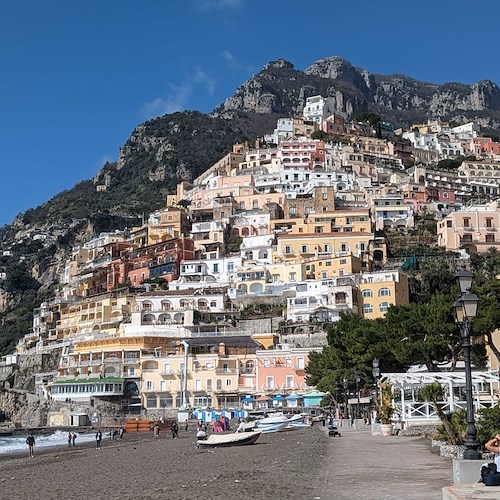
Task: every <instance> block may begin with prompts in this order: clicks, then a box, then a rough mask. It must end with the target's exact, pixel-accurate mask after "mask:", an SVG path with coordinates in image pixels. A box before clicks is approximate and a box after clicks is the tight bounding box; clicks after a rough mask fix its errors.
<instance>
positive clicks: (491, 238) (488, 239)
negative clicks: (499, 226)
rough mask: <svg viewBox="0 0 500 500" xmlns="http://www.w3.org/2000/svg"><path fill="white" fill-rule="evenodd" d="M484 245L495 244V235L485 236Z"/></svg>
mask: <svg viewBox="0 0 500 500" xmlns="http://www.w3.org/2000/svg"><path fill="white" fill-rule="evenodd" d="M486 243H495V235H494V234H487V235H486Z"/></svg>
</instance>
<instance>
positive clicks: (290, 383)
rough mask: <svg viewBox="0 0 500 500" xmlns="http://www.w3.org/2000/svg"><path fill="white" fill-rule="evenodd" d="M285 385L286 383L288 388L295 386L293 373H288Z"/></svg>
mask: <svg viewBox="0 0 500 500" xmlns="http://www.w3.org/2000/svg"><path fill="white" fill-rule="evenodd" d="M285 385H286V387H287V389H293V388H294V386H295V383H294V376H293V375H287V376H286V382H285Z"/></svg>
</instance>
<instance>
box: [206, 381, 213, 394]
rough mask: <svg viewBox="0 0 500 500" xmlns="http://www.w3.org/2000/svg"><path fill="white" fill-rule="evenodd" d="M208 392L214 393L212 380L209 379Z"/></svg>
mask: <svg viewBox="0 0 500 500" xmlns="http://www.w3.org/2000/svg"><path fill="white" fill-rule="evenodd" d="M207 392H212V379H211V378H207Z"/></svg>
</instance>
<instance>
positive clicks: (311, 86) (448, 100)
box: [214, 57, 500, 129]
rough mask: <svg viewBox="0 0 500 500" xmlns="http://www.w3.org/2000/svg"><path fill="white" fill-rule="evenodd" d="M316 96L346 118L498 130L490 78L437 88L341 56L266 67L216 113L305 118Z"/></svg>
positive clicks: (499, 95) (498, 105)
mask: <svg viewBox="0 0 500 500" xmlns="http://www.w3.org/2000/svg"><path fill="white" fill-rule="evenodd" d="M318 94H319V95H322V96H323V97H331V98H333V100H334V103H335V109H336V110H337V111H338V112H342V113H345V114H346V115H347V116H352V115H354V114H356V113H359V112H362V111H373V112H376V113H379V114H380V115H381V116H382V117H383V118H385V119H387V120H390V121H392V122H394V123H395V124H398V125H409V124H411V123H412V122H414V121H419V120H426V119H427V118H431V119H443V120H444V119H448V120H451V119H454V120H457V121H459V122H463V121H469V120H475V121H477V122H478V123H480V124H481V125H483V126H485V127H488V128H494V129H498V128H500V89H499V87H498V86H497V85H496V84H495V83H493V82H491V81H489V80H483V81H480V82H478V83H475V84H473V85H464V84H461V83H445V84H440V85H438V84H433V83H427V82H420V81H418V80H414V79H412V78H409V77H407V76H404V75H378V74H375V73H370V72H369V71H367V70H365V69H361V68H356V67H355V66H353V65H352V64H351V63H350V62H349V61H347V60H346V59H343V58H341V57H328V58H325V59H320V60H319V61H316V62H314V63H313V64H312V65H311V66H309V67H308V68H306V69H305V70H304V71H303V72H302V71H299V70H297V69H295V68H294V66H293V64H292V63H290V62H288V61H284V60H282V59H280V60H278V61H274V62H271V63H268V64H266V65H265V66H264V68H263V69H262V71H260V72H259V73H257V74H256V75H254V76H253V77H252V78H251V79H250V80H249V81H247V82H246V83H244V84H243V85H242V86H241V87H239V88H238V90H237V91H236V93H235V95H234V96H232V97H230V98H228V99H226V101H225V103H224V104H223V105H221V106H219V107H218V108H216V110H215V111H214V114H216V115H218V116H225V117H230V116H232V114H234V113H235V112H236V111H242V110H243V111H249V112H253V113H271V112H275V113H282V114H284V115H286V116H290V115H302V110H303V108H304V105H305V100H306V98H307V97H310V96H313V95H318Z"/></svg>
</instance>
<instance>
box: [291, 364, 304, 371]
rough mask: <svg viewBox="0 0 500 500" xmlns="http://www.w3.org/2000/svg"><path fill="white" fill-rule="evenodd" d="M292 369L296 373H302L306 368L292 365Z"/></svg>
mask: <svg viewBox="0 0 500 500" xmlns="http://www.w3.org/2000/svg"><path fill="white" fill-rule="evenodd" d="M293 369H294V370H295V371H296V372H303V371H305V369H306V367H305V366H304V365H301V364H294V365H293Z"/></svg>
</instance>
